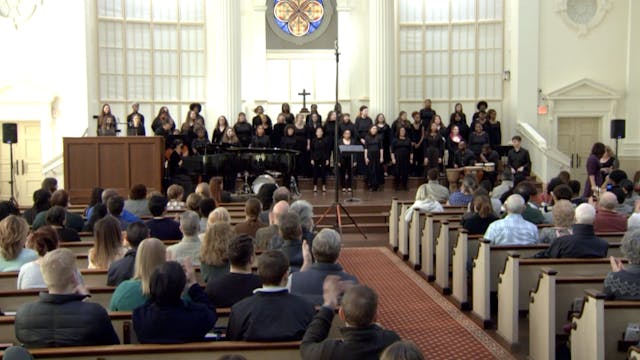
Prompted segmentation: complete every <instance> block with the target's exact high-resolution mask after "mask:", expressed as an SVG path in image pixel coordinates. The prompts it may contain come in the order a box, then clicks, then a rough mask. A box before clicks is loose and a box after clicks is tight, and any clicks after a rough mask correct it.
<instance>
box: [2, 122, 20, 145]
mask: <svg viewBox="0 0 640 360" xmlns="http://www.w3.org/2000/svg"><path fill="white" fill-rule="evenodd" d="M2 142H3V143H5V144H15V143H17V142H18V124H16V123H4V124H2Z"/></svg>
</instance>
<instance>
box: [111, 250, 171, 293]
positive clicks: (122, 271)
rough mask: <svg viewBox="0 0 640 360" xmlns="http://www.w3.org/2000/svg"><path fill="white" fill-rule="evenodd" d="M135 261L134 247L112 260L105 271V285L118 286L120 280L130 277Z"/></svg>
mask: <svg viewBox="0 0 640 360" xmlns="http://www.w3.org/2000/svg"><path fill="white" fill-rule="evenodd" d="M176 240H177V239H176ZM135 263H136V249H130V250H128V251H127V253H126V254H124V257H123V258H122V259H119V260H116V261H114V262H112V263H111V265H110V266H109V271H108V272H107V286H118V285H120V283H121V282H123V281H125V280H129V279H131V278H132V277H133V268H134V265H135Z"/></svg>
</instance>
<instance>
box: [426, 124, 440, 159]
mask: <svg viewBox="0 0 640 360" xmlns="http://www.w3.org/2000/svg"><path fill="white" fill-rule="evenodd" d="M424 143H425V148H426V151H425V156H426V159H427V169H440V165H441V164H442V158H443V157H444V140H443V139H442V136H441V135H440V131H439V129H438V124H437V123H436V122H435V121H433V122H431V125H429V132H428V133H427V134H426V135H425V140H424Z"/></svg>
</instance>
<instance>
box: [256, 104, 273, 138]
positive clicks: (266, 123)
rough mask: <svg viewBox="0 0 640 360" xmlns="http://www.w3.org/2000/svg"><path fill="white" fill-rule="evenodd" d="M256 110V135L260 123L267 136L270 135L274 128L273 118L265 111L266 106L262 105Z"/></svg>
mask: <svg viewBox="0 0 640 360" xmlns="http://www.w3.org/2000/svg"><path fill="white" fill-rule="evenodd" d="M254 112H255V113H256V116H254V117H253V132H254V135H255V133H257V131H258V125H262V130H264V133H265V134H266V135H267V136H270V135H271V130H272V124H271V118H270V117H269V115H267V114H265V113H264V108H263V107H262V106H260V105H258V106H257V107H256V108H255V110H254Z"/></svg>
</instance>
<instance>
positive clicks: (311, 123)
mask: <svg viewBox="0 0 640 360" xmlns="http://www.w3.org/2000/svg"><path fill="white" fill-rule="evenodd" d="M309 116H311V118H309V120H307V121H306V125H307V128H308V129H309V133H310V136H311V137H313V136H315V135H314V134H315V132H316V129H317V128H319V127H322V120H320V119H321V118H320V114H318V113H315V114H311V115H307V117H309Z"/></svg>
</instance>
